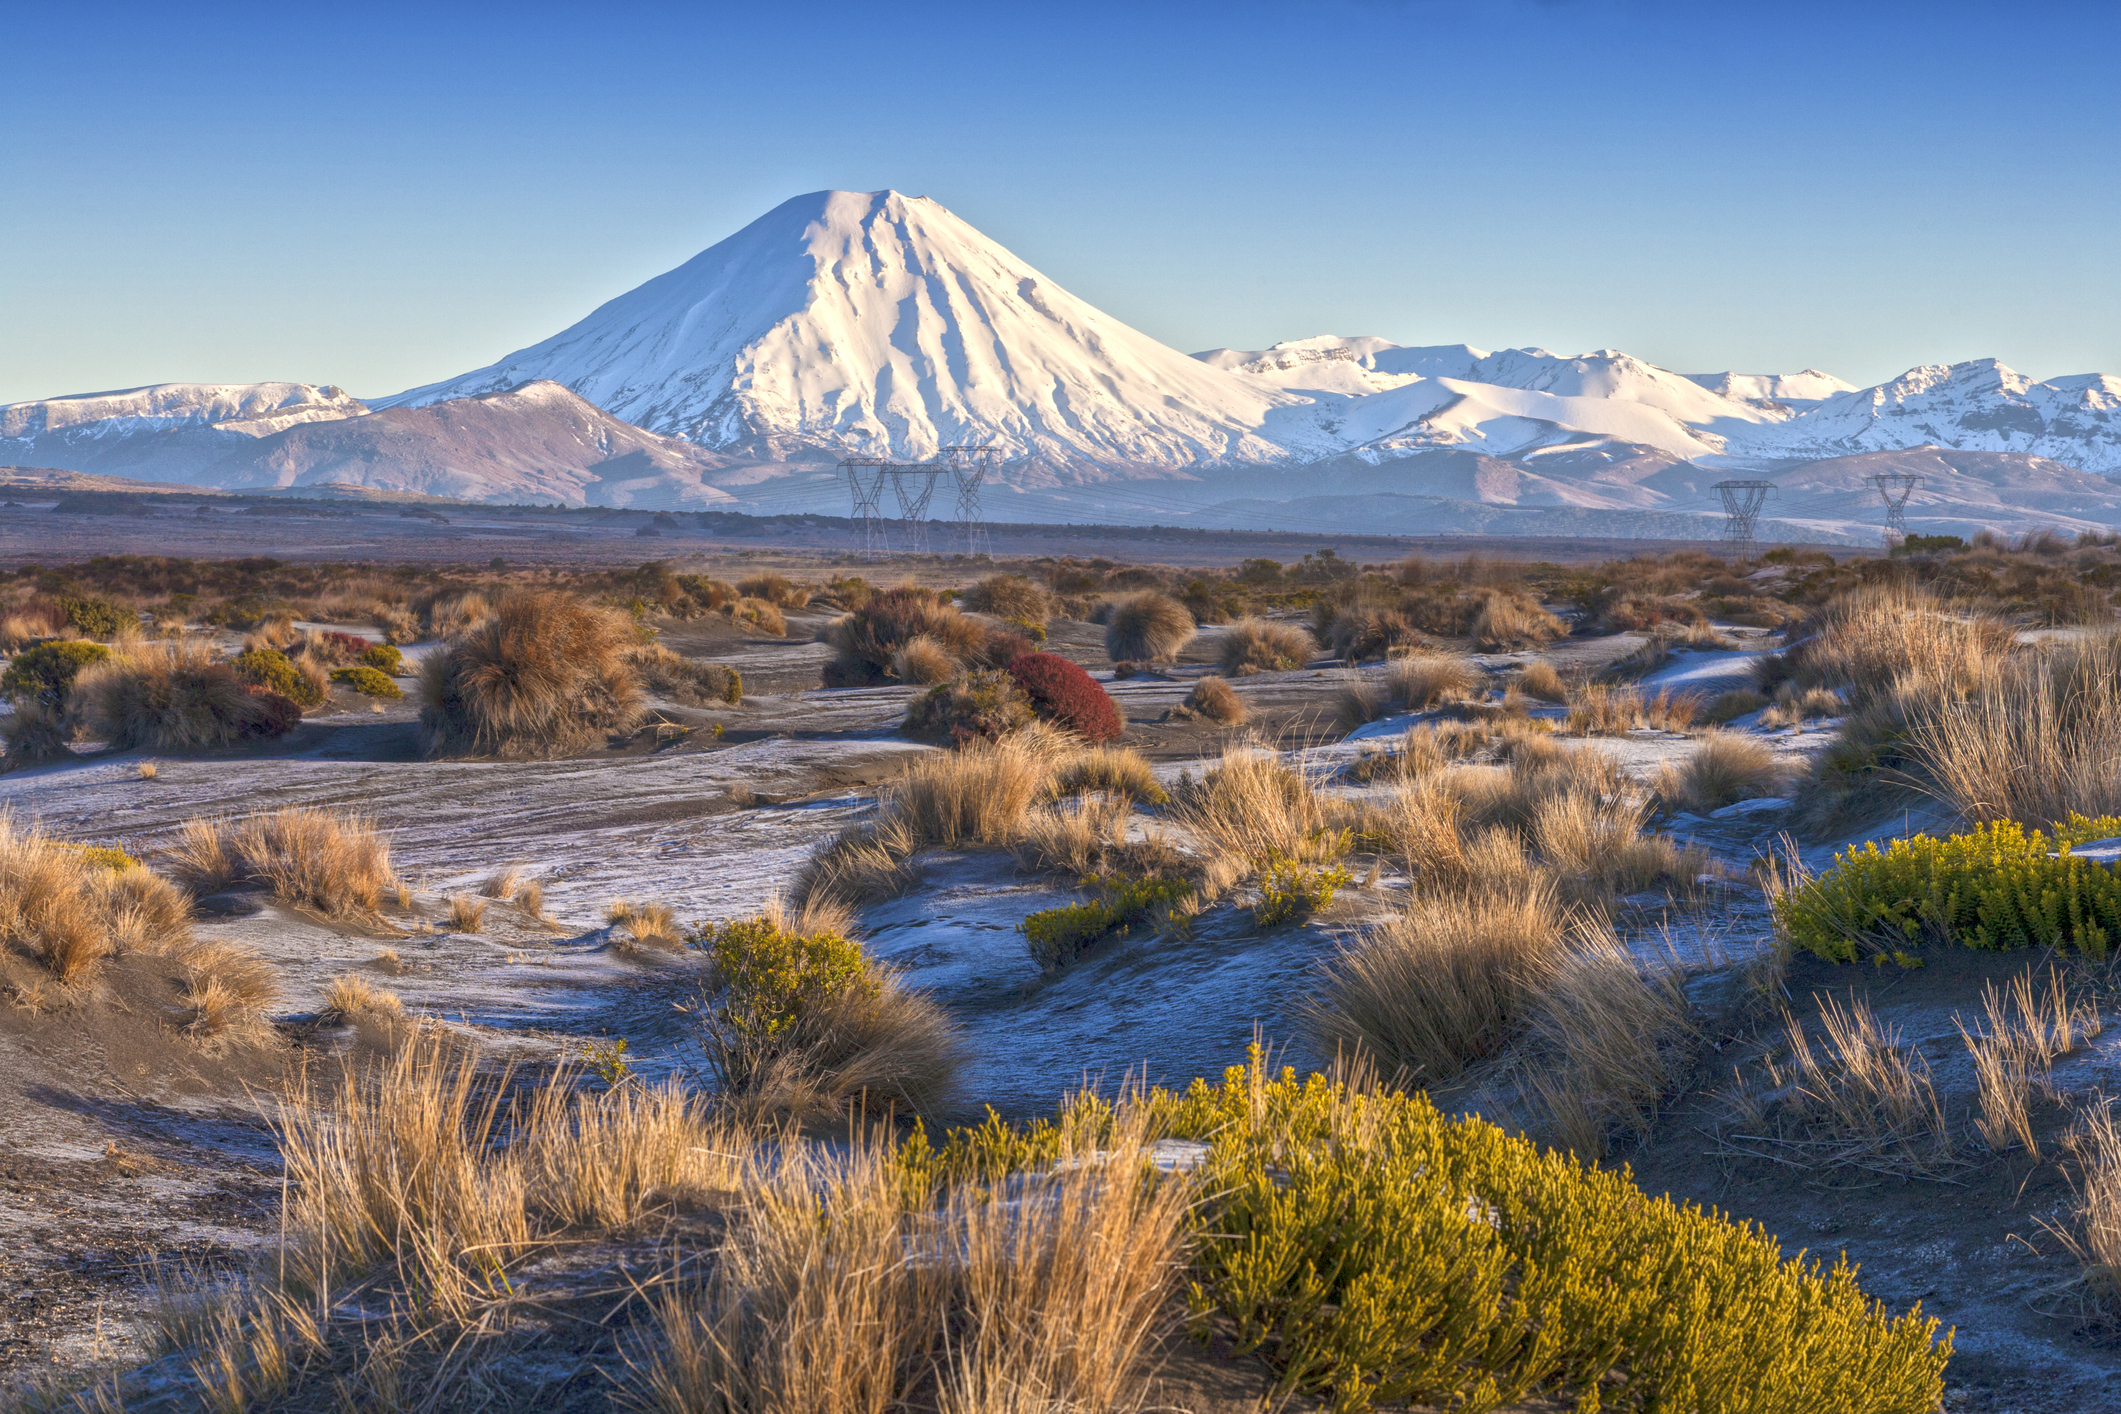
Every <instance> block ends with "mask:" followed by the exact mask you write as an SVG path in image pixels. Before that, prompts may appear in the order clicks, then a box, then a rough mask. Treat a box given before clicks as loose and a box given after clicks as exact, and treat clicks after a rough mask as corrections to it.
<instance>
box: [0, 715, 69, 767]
mask: <svg viewBox="0 0 2121 1414" xmlns="http://www.w3.org/2000/svg"><path fill="white" fill-rule="evenodd" d="M6 731H7V745H6V748H5V749H4V750H0V771H26V770H29V769H31V768H33V767H37V766H49V765H51V764H52V763H53V762H55V761H71V760H73V759H74V749H73V748H72V747H70V746H68V745H67V744H66V741H67V737H68V736H69V735H70V733H69V732H68V730H67V726H66V724H65V722H63V721H62V720H61V716H60V713H59V712H58V711H57V710H55V709H54V708H53V707H51V705H50V704H48V703H44V702H38V701H18V702H17V703H16V704H15V710H14V712H13V713H12V714H11V715H10V716H9V717H8V719H7V724H6Z"/></svg>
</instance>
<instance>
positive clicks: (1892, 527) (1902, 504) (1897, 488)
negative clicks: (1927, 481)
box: [1864, 471, 1922, 545]
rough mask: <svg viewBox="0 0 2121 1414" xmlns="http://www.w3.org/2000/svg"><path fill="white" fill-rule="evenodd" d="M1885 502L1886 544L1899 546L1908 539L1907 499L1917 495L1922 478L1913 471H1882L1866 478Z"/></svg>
mask: <svg viewBox="0 0 2121 1414" xmlns="http://www.w3.org/2000/svg"><path fill="white" fill-rule="evenodd" d="M1864 480H1865V481H1868V482H1869V483H1870V484H1871V485H1872V486H1873V487H1875V488H1876V489H1877V492H1878V498H1879V499H1880V500H1882V501H1884V502H1885V543H1886V544H1888V545H1898V544H1900V543H1901V542H1902V541H1904V540H1906V539H1907V498H1908V497H1910V496H1912V495H1914V494H1915V488H1916V487H1918V486H1920V485H1921V484H1922V478H1921V477H1920V476H1917V475H1916V474H1915V473H1914V472H1911V471H1881V472H1879V473H1877V474H1876V475H1875V476H1866V477H1865V478H1864Z"/></svg>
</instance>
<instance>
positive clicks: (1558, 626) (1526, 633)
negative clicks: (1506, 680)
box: [1469, 589, 1569, 653]
mask: <svg viewBox="0 0 2121 1414" xmlns="http://www.w3.org/2000/svg"><path fill="white" fill-rule="evenodd" d="M1568 631H1569V627H1568V625H1567V624H1565V623H1563V622H1562V621H1561V620H1560V619H1557V618H1555V617H1554V616H1553V615H1552V614H1550V613H1548V612H1547V611H1546V610H1545V609H1544V608H1542V607H1540V604H1539V601H1538V600H1536V599H1534V598H1532V596H1531V595H1529V594H1527V593H1525V592H1524V591H1523V590H1519V589H1488V590H1483V591H1482V592H1481V595H1480V607H1479V608H1477V609H1475V610H1474V611H1473V622H1472V626H1471V628H1470V630H1469V632H1470V633H1471V635H1472V638H1473V644H1474V646H1475V647H1477V648H1482V649H1485V650H1487V651H1488V652H1491V653H1492V652H1508V651H1512V650H1515V649H1519V648H1536V647H1538V646H1539V645H1541V644H1545V643H1552V642H1553V641H1554V640H1555V639H1557V638H1562V637H1564V636H1566V635H1567V633H1568Z"/></svg>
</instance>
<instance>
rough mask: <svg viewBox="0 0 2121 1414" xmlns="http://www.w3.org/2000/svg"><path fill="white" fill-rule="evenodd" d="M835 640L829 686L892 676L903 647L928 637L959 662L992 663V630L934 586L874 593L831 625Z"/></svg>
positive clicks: (828, 636) (830, 638)
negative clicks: (989, 647) (989, 645)
mask: <svg viewBox="0 0 2121 1414" xmlns="http://www.w3.org/2000/svg"><path fill="white" fill-rule="evenodd" d="M822 637H823V638H824V641H825V642H826V643H828V644H830V645H831V647H832V651H833V660H832V662H830V663H828V664H827V665H826V669H825V686H826V687H862V686H865V685H867V684H870V683H879V682H884V681H887V680H889V679H890V676H891V674H892V670H893V664H894V662H895V661H896V659H897V657H898V654H899V650H901V649H902V648H904V647H905V646H906V645H907V644H908V643H911V642H912V641H913V640H914V639H916V638H925V639H927V640H929V641H930V642H931V643H934V644H935V645H937V646H938V647H939V648H941V649H942V650H943V651H944V652H945V653H947V654H949V655H950V657H951V658H953V659H955V660H956V661H957V662H960V663H964V664H966V665H968V666H975V667H989V666H993V664H992V663H990V661H989V658H990V655H989V654H988V653H987V651H986V649H987V643H988V638H989V631H988V629H987V627H986V626H985V625H984V624H982V623H980V622H979V621H978V620H976V619H970V618H967V617H965V615H964V614H962V613H960V612H959V611H958V610H957V608H956V607H955V606H954V605H950V604H945V603H943V602H942V600H941V599H939V598H938V597H937V596H936V594H935V591H934V590H932V589H923V588H921V587H919V586H918V585H910V584H909V585H904V586H901V587H900V588H897V589H887V590H885V591H884V592H882V593H881V594H874V595H871V596H870V597H869V599H868V600H867V601H866V602H864V603H863V605H862V606H861V607H860V608H858V609H855V610H853V611H852V612H850V613H847V614H843V615H841V616H840V617H839V618H837V619H834V620H833V621H832V622H831V623H830V624H829V625H827V626H826V628H825V631H824V633H823V635H822Z"/></svg>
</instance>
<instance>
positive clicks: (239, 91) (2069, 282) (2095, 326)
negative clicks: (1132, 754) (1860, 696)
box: [0, 0, 2121, 401]
mask: <svg viewBox="0 0 2121 1414" xmlns="http://www.w3.org/2000/svg"><path fill="white" fill-rule="evenodd" d="M0 19H4V21H5V29H4V33H5V35H6V49H7V52H8V58H7V62H6V79H5V81H4V82H0V401H6V400H12V399H20V398H31V397H45V396H51V395H55V394H61V393H71V392H84V391H91V390H96V389H103V388H116V387H125V386H130V385H135V384H141V383H150V382H161V381H169V380H199V381H229V382H235V381H254V380H262V379H298V380H303V381H309V382H331V383H337V384H340V385H341V386H344V387H346V388H348V389H350V390H351V391H353V392H355V393H357V394H366V395H379V394H383V393H389V392H394V391H396V390H398V389H400V388H404V387H407V386H410V385H413V384H417V383H423V382H427V381H430V380H434V379H439V378H443V377H446V376H449V375H452V374H456V373H459V372H462V371H464V370H466V369H469V368H473V367H476V366H478V365H481V364H484V363H486V362H489V361H491V360H492V359H493V358H495V357H496V356H498V355H500V354H502V353H504V352H506V351H508V350H510V349H513V348H516V347H519V346H521V345H523V344H527V343H531V342H534V341H536V340H538V339H541V338H543V337H545V336H546V335H548V334H551V333H554V332H556V331H557V330H559V329H560V328H562V327H564V326H565V325H567V324H569V323H571V322H572V321H574V320H575V319H577V318H579V317H581V316H582V315H583V314H585V313H587V312H588V311H589V310H590V309H591V308H592V307H594V306H595V305H597V304H598V303H600V302H601V301H603V300H605V299H607V298H609V297H611V296H612V295H615V294H618V293H620V292H621V291H623V290H626V289H628V288H630V287H631V286H633V285H635V284H637V283H639V282H640V281H642V280H644V279H646V278H648V277H649V276H652V275H654V274H656V273H658V272H660V271H662V270H665V269H667V268H669V267H670V266H673V265H675V264H677V263H679V262H680V261H682V260H684V259H686V258H687V257H689V256H691V255H692V254H694V253H695V252H696V251H698V250H701V249H703V248H704V247H706V246H708V245H711V244H712V243H714V242H715V241H717V240H719V239H721V238H722V237H723V236H725V235H727V234H729V233H730V232H731V231H733V230H735V229H737V228H738V227H740V226H742V225H743V224H745V223H746V222H748V221H750V220H751V219H753V218H754V217H756V216H758V215H760V214H761V213H763V212H764V211H766V210H767V209H768V208H769V207H771V206H773V205H775V204H776V203H778V202H780V201H782V200H784V199H785V198H787V197H789V196H792V195H795V194H797V193H800V192H805V191H813V190H817V189H819V188H824V187H845V188H854V189H861V190H871V189H876V188H882V187H896V188H898V189H900V190H902V191H906V192H909V193H914V194H922V195H927V196H931V197H934V198H936V199H937V200H939V201H941V202H942V203H944V204H945V205H947V206H949V207H951V208H953V209H954V210H956V211H957V212H958V213H959V214H961V215H963V216H964V217H965V218H966V219H968V220H969V221H971V222H972V223H973V224H974V225H976V226H978V227H980V228H981V229H983V230H985V231H986V232H987V233H988V234H990V235H991V236H993V237H995V238H996V239H998V240H1000V241H1001V242H1002V243H1003V244H1005V245H1007V246H1009V247H1011V248H1012V249H1014V250H1015V251H1016V252H1017V253H1018V254H1020V255H1022V256H1023V257H1024V258H1026V259H1027V260H1029V261H1030V262H1031V263H1032V264H1034V265H1036V266H1038V267H1040V268H1041V269H1043V270H1044V271H1045V272H1046V273H1047V274H1049V275H1051V276H1052V277H1053V278H1054V279H1055V280H1057V281H1059V282H1060V283H1061V284H1063V285H1065V286H1067V287H1069V288H1070V289H1072V290H1074V291H1075V292H1076V293H1077V294H1079V295H1081V296H1083V297H1084V298H1086V299H1089V300H1090V301H1091V302H1093V303H1094V304H1097V305H1099V306H1101V307H1102V308H1104V309H1105V310H1107V311H1108V312H1109V313H1111V314H1113V315H1114V316H1116V317H1118V318H1120V319H1122V320H1125V321H1127V322H1128V323H1131V324H1133V325H1135V326H1137V327H1139V328H1141V329H1143V330H1145V331H1147V332H1148V333H1150V334H1152V335H1154V336H1155V337H1157V338H1160V339H1162V340H1164V341H1166V342H1167V343H1170V344H1173V345H1175V346H1177V347H1179V348H1181V349H1186V350H1189V351H1190V350H1194V349H1200V348H1207V347H1212V346H1216V345H1232V346H1237V347H1259V346H1264V345H1266V344H1269V343H1272V342H1274V341H1275V340H1278V339H1290V338H1301V337H1304V336H1306V335H1310V334H1318V333H1339V334H1378V335H1382V336H1384V337H1386V338H1390V339H1395V340H1398V341H1400V342H1403V343H1442V342H1461V341H1462V342H1467V343H1473V344H1478V345H1483V346H1488V347H1504V346H1511V345H1520V344H1541V345H1545V346H1547V347H1549V348H1553V349H1556V350H1560V351H1564V352H1572V353H1573V352H1578V351H1582V350H1585V349H1592V348H1599V347H1607V346H1610V347H1618V348H1624V349H1627V350H1629V351H1630V352H1633V353H1635V354H1637V355H1639V356H1641V357H1644V358H1648V359H1650V360H1652V361H1653V362H1657V363H1661V364H1664V365H1666V366H1669V367H1675V368H1678V369H1681V370H1683V371H1689V372H1693V371H1709V370H1722V369H1727V368H1735V369H1739V370H1741V371H1783V370H1794V369H1796V368H1798V367H1801V366H1803V365H1806V364H1812V365H1816V366H1819V367H1822V368H1825V369H1827V370H1829V371H1831V372H1835V373H1839V374H1840V375H1842V376H1843V377H1846V378H1850V379H1853V380H1855V381H1858V382H1873V381H1877V380H1879V379H1882V378H1887V377H1890V376H1892V375H1894V374H1896V373H1898V372H1900V371H1901V370H1903V369H1905V368H1907V367H1909V366H1911V365H1913V364H1917V363H1924V362H1947V361H1953V360H1958V359H1965V358H1975V357H1984V356H1994V357H1998V358H2001V359H2003V360H2004V361H2005V362H2007V363H2009V364H2011V365H2013V366H2014V367H2017V368H2020V369H2022V370H2024V371H2025V372H2028V373H2031V374H2034V375H2035V376H2039V377H2049V376H2053V375H2056V374H2063V373H2075V372H2087V371H2091V370H2094V369H2097V370H2101V371H2106V372H2121V277H2117V274H2116V269H2117V258H2121V78H2117V72H2121V7H2117V6H2114V5H2110V4H2106V5H2091V4H2085V5H2039V4H2026V5H2002V4H1998V5H1992V6H1969V5H1955V4H1950V3H1939V4H1919V5H1918V4H1906V5H1899V4H1892V5H1888V4H1872V5H1865V4H1861V3H1846V2H1845V3H1840V4H1831V5H1825V4H1822V5H1809V4H1784V5H1736V4H1723V3H1717V0H1696V3H1690V4H1649V3H1623V2H1622V0H1589V2H1588V3H1550V4H1535V3H1530V0H1523V3H1511V2H1508V0H1506V2H1505V3H1493V4H1458V5H1444V4H1425V3H1399V4H1393V3H1381V2H1380V0H1371V2H1370V3H1359V2H1358V0H1316V3H1303V2H1302V0H1278V3H1272V4H1249V3H1233V2H1232V0H1221V3H1214V4H1203V5H1186V4H1158V3H1148V2H1145V0H1134V3H1126V4H1117V5H1109V6H1108V5H1101V4H1097V3H1083V0H1071V3H1068V4H1065V5H1051V6H1044V7H1029V6H1012V5H1003V4H995V3H991V0H989V3H982V4H976V5H966V6H962V7H957V6H947V5H923V4H919V3H910V4H909V3H901V4H897V5H877V4H873V3H863V4H854V5H838V4H832V3H813V4H806V5H800V6H777V5H757V4H751V5H744V6H741V7H720V6H714V5H705V4H695V5H681V6H670V7H667V8H666V7H659V6H651V5H623V4H622V5H612V6H608V7H606V6H589V5H579V4H577V5H569V6H564V7H561V6H553V7H542V6H539V5H537V4H511V5H505V6H499V5H497V6H493V7H491V8H483V7H480V6H476V5H467V4H455V3H449V0H440V2H439V3H434V2H433V0H431V2H430V3H428V4H424V5H420V6H406V7H403V8H398V7H391V6H377V5H362V4H358V3H354V4H346V5H334V6H326V5H300V6H288V5H254V6H242V7H217V6H213V5H201V4H191V5H168V4H161V5H157V6H153V7H144V6H143V7H126V6H96V5H81V6H74V5H59V4H47V5H32V4H26V3H15V4H10V5H8V6H7V7H6V8H5V9H4V10H0Z"/></svg>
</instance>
